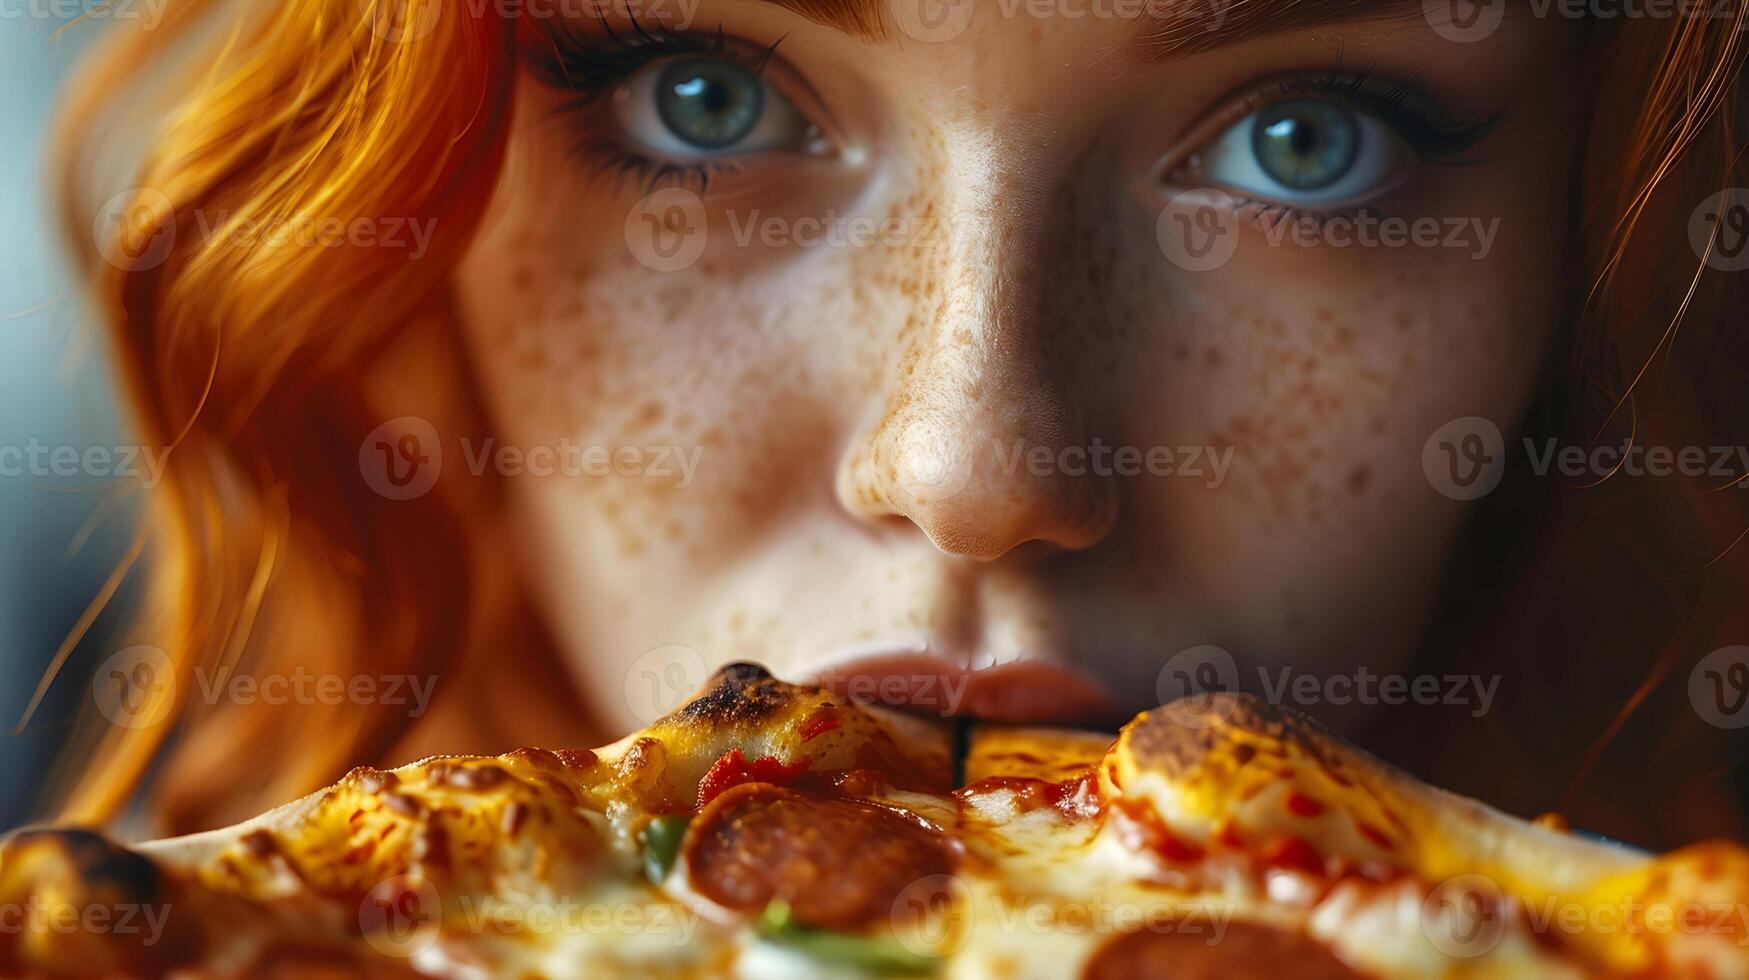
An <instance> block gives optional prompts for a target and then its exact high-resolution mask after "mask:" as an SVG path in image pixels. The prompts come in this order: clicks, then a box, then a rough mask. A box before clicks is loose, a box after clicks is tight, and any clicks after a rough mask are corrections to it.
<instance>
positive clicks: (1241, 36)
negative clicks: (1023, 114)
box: [763, 0, 1423, 61]
mask: <svg viewBox="0 0 1749 980" xmlns="http://www.w3.org/2000/svg"><path fill="white" fill-rule="evenodd" d="M763 2H765V3H770V4H772V5H773V6H778V7H782V8H784V9H786V10H789V11H791V12H792V13H795V14H797V15H799V16H801V17H804V18H806V19H808V20H810V21H813V22H814V23H816V24H820V25H822V26H825V27H831V28H834V29H836V30H839V31H842V32H844V33H846V34H849V35H850V36H852V37H855V38H859V39H862V40H867V41H892V40H902V39H903V35H902V33H901V32H898V31H896V30H895V29H894V27H893V25H892V24H891V14H890V13H889V12H888V4H889V2H891V0H763ZM906 2H908V0H906ZM918 2H921V3H941V2H961V3H968V2H969V3H979V4H986V3H988V4H1001V5H1002V8H1003V9H1005V10H1013V11H1015V12H1016V13H1017V15H1018V16H1026V15H1027V11H1029V10H1032V9H1034V6H1035V4H1037V3H1040V2H1049V3H1050V4H1052V5H1055V4H1057V3H1059V2H1061V0H918ZM1076 2H1078V3H1080V4H1081V5H1082V6H1085V5H1086V3H1087V0H1076ZM1422 5H1423V4H1422V0H1139V2H1138V3H1137V4H1136V6H1139V7H1140V8H1141V9H1143V10H1144V11H1146V13H1144V14H1143V15H1142V16H1140V17H1138V18H1136V19H1137V22H1138V24H1141V25H1143V27H1144V29H1143V31H1142V33H1141V36H1140V38H1139V40H1140V43H1141V45H1142V46H1143V48H1144V52H1145V53H1144V55H1143V57H1144V58H1145V59H1146V60H1148V61H1160V60H1166V59H1170V58H1175V57H1180V56H1183V55H1187V54H1195V53H1198V52H1202V51H1210V50H1213V49H1215V48H1223V47H1227V46H1229V45H1233V44H1240V43H1243V42H1245V41H1250V40H1255V39H1257V38H1259V37H1264V36H1267V35H1270V34H1279V33H1285V32H1288V31H1294V30H1304V29H1306V28H1310V27H1318V26H1321V25H1325V24H1334V23H1351V22H1355V21H1365V20H1386V19H1390V18H1394V17H1403V18H1407V17H1411V16H1417V15H1419V12H1420V10H1421V8H1422ZM1154 23H1158V25H1159V26H1158V27H1157V28H1154V29H1148V28H1150V27H1152V25H1153V24H1154Z"/></svg>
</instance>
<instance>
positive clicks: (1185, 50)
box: [1140, 0, 1424, 61]
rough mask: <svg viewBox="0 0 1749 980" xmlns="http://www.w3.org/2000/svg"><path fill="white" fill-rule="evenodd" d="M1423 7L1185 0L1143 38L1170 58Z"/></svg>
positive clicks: (1344, 0)
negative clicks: (1274, 35)
mask: <svg viewBox="0 0 1749 980" xmlns="http://www.w3.org/2000/svg"><path fill="white" fill-rule="evenodd" d="M1423 7H1424V4H1423V2H1422V0H1181V2H1178V3H1174V4H1173V5H1172V7H1171V8H1169V11H1168V13H1167V14H1166V15H1165V16H1163V17H1160V18H1158V19H1159V20H1160V22H1161V24H1162V26H1161V27H1160V29H1159V30H1155V31H1148V32H1144V33H1143V34H1142V36H1141V38H1140V41H1141V44H1142V46H1143V48H1144V50H1145V54H1144V56H1143V57H1144V58H1145V59H1146V60H1148V61H1165V60H1169V59H1171V58H1178V57H1183V56H1185V55H1190V54H1198V53H1201V52H1204V51H1212V50H1215V49H1216V48H1225V47H1229V46H1232V45H1235V44H1243V43H1245V42H1246V41H1254V40H1257V39H1259V38H1262V37H1267V36H1269V35H1272V34H1286V33H1288V32H1290V31H1300V30H1306V29H1308V28H1312V27H1323V26H1327V25H1331V24H1352V23H1358V22H1362V21H1378V20H1391V19H1399V18H1400V19H1410V18H1414V17H1419V16H1421V15H1422V11H1423ZM1179 8H1183V9H1181V10H1180V9H1179ZM1208 8H1212V10H1210V9H1208Z"/></svg>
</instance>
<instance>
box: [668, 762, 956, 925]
mask: <svg viewBox="0 0 1749 980" xmlns="http://www.w3.org/2000/svg"><path fill="white" fill-rule="evenodd" d="M681 860H683V861H685V862H686V872H687V879H688V881H690V882H691V884H692V887H693V889H694V890H695V891H697V892H698V893H699V894H701V895H703V896H704V897H706V898H708V899H710V900H711V901H713V902H716V903H717V904H719V905H723V906H726V907H728V908H732V909H737V910H741V911H748V912H757V911H759V910H760V909H763V908H764V907H765V906H766V904H767V903H769V902H771V901H772V900H773V899H782V900H784V901H786V902H788V903H789V904H790V906H791V907H792V908H793V909H794V914H795V917H796V919H797V920H798V921H799V922H800V923H801V924H803V925H807V926H813V927H816V928H822V929H855V928H857V927H860V926H863V925H867V924H868V923H870V922H873V921H877V920H881V919H884V918H886V917H887V916H889V915H891V914H892V908H893V903H894V901H895V900H896V899H897V898H898V897H899V895H900V893H902V892H903V891H904V890H905V889H906V888H907V887H908V886H910V885H911V884H913V883H914V882H916V881H917V880H918V879H920V878H927V877H929V876H931V875H945V874H947V873H949V872H951V871H952V870H953V869H954V866H955V865H956V864H957V863H958V850H957V848H956V847H955V845H954V844H953V843H952V842H951V841H949V840H948V838H947V837H946V835H944V834H942V833H941V832H940V831H938V830H935V829H933V828H931V827H929V826H927V825H926V824H924V823H923V822H921V821H919V820H917V819H914V818H911V817H907V816H904V815H901V814H899V813H895V812H894V811H891V810H886V809H883V808H881V807H878V806H874V805H871V804H867V803H860V802H856V801H853V800H844V799H833V798H828V797H823V796H812V795H809V794H806V793H799V792H797V791H795V790H791V789H785V788H783V787H780V786H773V785H771V784H768V783H744V784H742V785H740V786H735V787H733V788H731V789H727V790H724V791H723V793H722V794H721V795H720V796H718V797H717V798H716V799H714V800H712V801H711V804H710V805H709V806H707V807H705V809H704V812H702V813H700V814H699V815H698V818H697V819H696V820H694V821H693V824H692V829H691V831H690V832H689V833H688V834H687V835H686V844H685V845H684V847H683V848H682V849H681Z"/></svg>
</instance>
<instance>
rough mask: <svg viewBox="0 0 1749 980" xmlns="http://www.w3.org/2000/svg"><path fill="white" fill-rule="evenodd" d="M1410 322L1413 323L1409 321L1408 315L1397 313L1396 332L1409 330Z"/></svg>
mask: <svg viewBox="0 0 1749 980" xmlns="http://www.w3.org/2000/svg"><path fill="white" fill-rule="evenodd" d="M1411 322H1413V321H1411V320H1410V319H1409V314H1407V313H1398V314H1397V318H1396V325H1397V329H1398V330H1407V329H1409V325H1410V323H1411Z"/></svg>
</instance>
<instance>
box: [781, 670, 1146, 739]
mask: <svg viewBox="0 0 1749 980" xmlns="http://www.w3.org/2000/svg"><path fill="white" fill-rule="evenodd" d="M809 680H811V681H813V682H814V683H817V684H820V685H821V686H823V687H825V688H827V689H828V690H830V691H832V692H833V693H834V694H836V695H838V696H840V697H844V698H849V699H852V700H857V701H869V702H874V703H878V704H887V705H891V706H893V707H900V708H906V709H908V710H911V711H915V712H919V713H925V714H933V715H938V716H941V717H948V716H969V717H975V718H980V719H984V720H988V721H1005V722H1017V723H1026V724H1058V725H1067V724H1076V725H1090V726H1098V727H1107V728H1115V727H1116V726H1117V725H1118V724H1119V723H1121V722H1122V721H1123V720H1124V717H1123V711H1122V708H1121V706H1120V705H1119V704H1118V702H1117V701H1116V699H1114V698H1113V697H1112V696H1111V695H1110V694H1108V693H1106V692H1105V691H1104V690H1103V689H1102V688H1101V687H1100V686H1099V685H1098V684H1096V683H1094V682H1093V681H1092V680H1090V679H1089V678H1088V677H1087V676H1086V675H1084V674H1082V673H1081V672H1080V671H1078V670H1075V669H1073V668H1070V667H1068V666H1066V665H1063V664H1060V663H1056V662H1054V661H1050V660H1018V661H1013V662H1009V663H1004V664H999V665H996V666H992V667H985V668H979V669H970V668H966V667H963V666H960V665H959V664H955V663H953V662H951V661H949V660H946V659H944V658H942V657H940V656H936V655H934V654H930V653H914V652H913V653H891V654H881V655H876V656H868V657H861V658H858V659H854V660H850V661H846V662H844V663H840V664H835V665H833V666H831V667H826V668H823V669H821V670H819V671H816V672H814V673H813V674H812V675H811V676H810V678H809Z"/></svg>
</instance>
